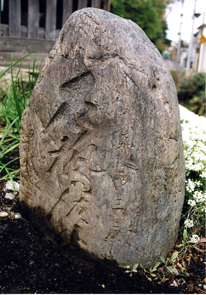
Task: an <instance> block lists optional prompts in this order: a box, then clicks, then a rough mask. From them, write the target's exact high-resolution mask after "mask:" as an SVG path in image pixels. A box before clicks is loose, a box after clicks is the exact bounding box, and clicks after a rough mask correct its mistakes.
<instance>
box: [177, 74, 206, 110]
mask: <svg viewBox="0 0 206 295" xmlns="http://www.w3.org/2000/svg"><path fill="white" fill-rule="evenodd" d="M205 88H206V75H205V73H194V74H192V75H191V76H189V77H184V78H183V79H181V81H180V82H179V85H178V87H177V93H178V99H179V102H180V103H182V104H183V105H185V106H186V107H187V108H188V109H190V110H191V111H193V112H195V113H196V114H198V115H203V114H205V106H206V103H205V100H206V93H205Z"/></svg>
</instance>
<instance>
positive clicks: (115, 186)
mask: <svg viewBox="0 0 206 295" xmlns="http://www.w3.org/2000/svg"><path fill="white" fill-rule="evenodd" d="M20 156H21V187H20V200H21V201H24V202H25V203H26V204H27V205H28V206H29V207H30V208H32V210H33V211H34V212H38V211H42V212H43V213H44V214H45V215H46V216H47V220H48V223H50V224H51V225H52V226H53V227H54V229H55V231H56V232H57V233H59V236H61V237H62V238H63V239H64V240H65V241H66V242H70V241H71V239H72V242H75V243H77V244H78V245H79V246H80V247H81V248H83V249H85V250H87V251H88V252H90V253H93V254H95V255H96V256H98V257H100V258H104V257H107V258H109V259H114V260H116V261H117V262H118V263H119V264H130V265H133V264H134V263H138V262H140V263H142V264H143V265H144V266H153V265H154V263H155V262H156V261H158V259H159V257H160V256H165V255H166V254H167V253H168V252H169V251H170V250H171V249H172V247H173V245H174V243H175V241H176V238H177V232H178V227H179V221H180V215H181V210H182V205H183V199H184V159H183V150H182V139H181V129H180V119H179V108H178V102H177V96H176V90H175V86H174V83H173V80H172V78H171V75H170V73H169V71H168V69H167V67H166V65H165V64H164V61H163V59H162V57H161V55H160V53H159V52H158V50H157V49H156V48H155V46H154V45H153V44H152V43H151V42H150V41H149V39H148V38H147V36H146V35H145V34H144V32H143V31H142V30H141V29H140V28H139V27H138V26H137V25H136V24H135V23H133V22H132V21H129V20H125V19H122V18H120V17H118V16H115V15H113V14H111V13H108V12H106V11H103V10H99V9H92V8H87V9H82V10H80V11H76V12H75V13H73V14H72V15H71V17H70V18H69V19H68V21H67V22H66V24H65V25H64V27H63V29H62V30H61V32H60V35H59V38H58V40H57V42H56V44H55V46H54V47H53V49H52V50H51V52H50V54H49V57H48V58H47V59H46V61H45V64H44V66H43V69H42V71H41V73H40V77H39V79H38V82H37V85H36V86H35V89H34V91H33V94H32V97H31V100H30V103H29V106H28V107H27V108H26V110H25V112H24V114H23V118H22V135H21V145H20ZM42 226H43V225H42Z"/></svg>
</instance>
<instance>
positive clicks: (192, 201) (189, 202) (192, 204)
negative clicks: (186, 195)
mask: <svg viewBox="0 0 206 295" xmlns="http://www.w3.org/2000/svg"><path fill="white" fill-rule="evenodd" d="M188 204H189V205H190V206H191V207H194V206H195V205H196V202H195V200H189V201H188Z"/></svg>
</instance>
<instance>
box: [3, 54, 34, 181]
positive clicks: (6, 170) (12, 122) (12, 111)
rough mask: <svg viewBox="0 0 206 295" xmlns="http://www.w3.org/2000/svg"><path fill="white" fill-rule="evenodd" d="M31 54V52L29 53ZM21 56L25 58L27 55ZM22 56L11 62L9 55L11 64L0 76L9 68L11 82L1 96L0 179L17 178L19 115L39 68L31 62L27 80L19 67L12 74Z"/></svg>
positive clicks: (24, 105) (21, 112)
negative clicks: (24, 79) (31, 65)
mask: <svg viewBox="0 0 206 295" xmlns="http://www.w3.org/2000/svg"><path fill="white" fill-rule="evenodd" d="M30 54H31V53H30ZM30 54H27V55H25V56H24V57H23V58H26V57H27V56H28V55H30ZM23 58H21V59H20V60H18V61H17V62H15V63H13V56H12V57H11V66H10V67H8V68H7V69H6V70H5V71H3V73H1V74H0V77H3V75H4V74H5V73H6V72H8V71H9V70H11V84H10V85H9V88H8V91H7V93H6V94H5V95H3V97H2V98H1V105H0V117H1V126H2V127H1V130H0V135H1V137H0V179H1V180H3V179H5V180H8V179H10V180H12V179H14V178H18V174H19V171H20V169H19V142H20V131H21V117H22V114H23V111H24V109H25V107H26V106H27V104H28V101H29V98H30V96H31V92H32V88H33V86H34V85H35V83H36V80H37V77H38V73H39V68H37V67H36V65H35V60H34V62H33V67H32V69H31V70H30V69H29V71H28V81H27V82H25V81H23V79H22V75H21V70H20V68H19V70H18V72H17V74H16V76H15V77H14V74H13V66H14V65H16V64H17V63H18V62H20V61H21V60H22V59H23Z"/></svg>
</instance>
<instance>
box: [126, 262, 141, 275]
mask: <svg viewBox="0 0 206 295" xmlns="http://www.w3.org/2000/svg"><path fill="white" fill-rule="evenodd" d="M124 268H126V269H127V270H125V272H126V273H133V272H137V268H138V263H136V264H134V265H133V266H132V267H131V266H129V265H126V266H125V267H124Z"/></svg>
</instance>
